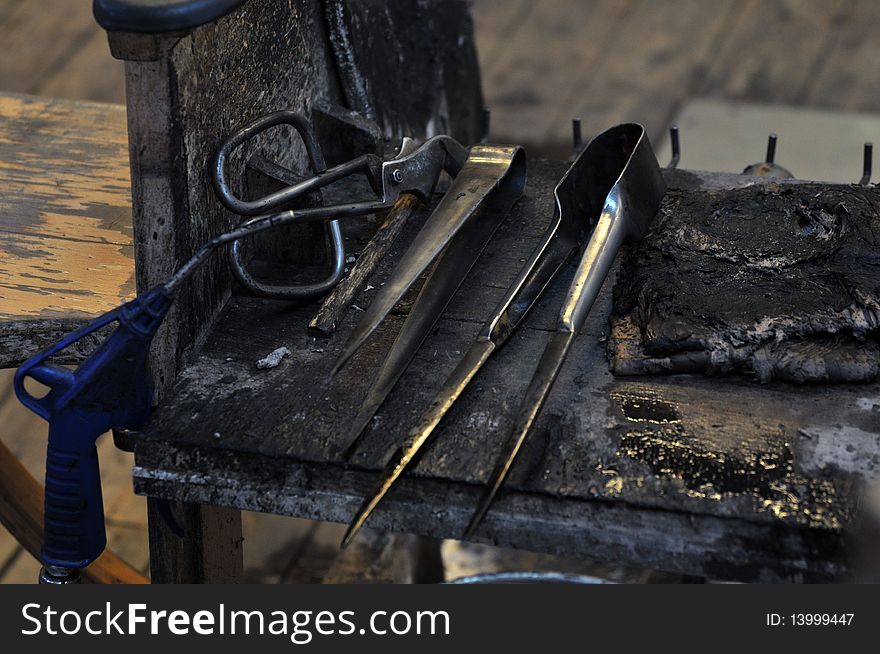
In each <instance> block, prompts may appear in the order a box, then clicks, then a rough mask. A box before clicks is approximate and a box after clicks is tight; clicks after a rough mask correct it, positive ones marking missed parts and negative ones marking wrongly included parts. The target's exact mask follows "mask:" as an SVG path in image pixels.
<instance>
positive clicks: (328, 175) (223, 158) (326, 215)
mask: <svg viewBox="0 0 880 654" xmlns="http://www.w3.org/2000/svg"><path fill="white" fill-rule="evenodd" d="M279 125H289V126H291V127H293V128H294V129H295V130H296V131H297V133H298V134H299V135H300V138H301V139H302V141H303V144H304V145H305V149H306V153H307V155H308V158H309V162H310V165H311V168H312V172H313V173H314V175H313V176H312V177H309V178H306V179H303V180H302V181H300V182H298V183H296V184H292V185H290V186H288V187H286V188H284V189H281V190H279V191H276V192H274V193H270V194H269V195H266V196H263V197H261V198H258V199H256V200H242V199H240V198H239V197H237V196H236V195H235V194H234V193H233V191H232V189H231V187H230V184H229V180H228V174H227V167H228V161H229V157H230V156H231V154H232V153H233V152H234V151H235V150H236V149H238V148H239V147H240V146H241V145H242V144H244V143H245V142H246V141H249V140H251V139H254V138H256V137H257V136H258V135H260V134H262V133H263V132H265V131H266V130H268V129H270V128H272V127H276V126H279ZM467 156H468V151H467V149H466V148H465V147H464V146H463V145H461V144H460V143H459V142H458V141H456V140H455V139H453V138H452V137H450V136H445V135H441V136H435V137H433V138H431V139H428V140H427V141H425V142H424V143H423V144H422V145H421V146H417V145H416V143H415V142H414V141H413V140H412V139H409V138H404V140H403V144H402V145H401V148H400V151H399V152H398V153H397V155H396V156H394V157H393V158H391V159H388V160H383V159H382V158H381V157H379V156H377V155H375V154H364V155H360V156H358V157H355V158H354V159H351V160H349V161H346V162H345V163H342V164H339V165H338V166H334V167H333V168H327V166H326V165H325V163H324V155H323V152H322V150H321V146H320V144H319V143H318V139H317V137H316V136H315V133H314V131H313V129H312V126H311V124H310V123H309V122H308V120H307V119H306V118H305V116H303V115H302V114H300V113H297V112H295V111H276V112H274V113H271V114H267V115H265V116H261V117H260V118H257V119H256V120H254V121H253V122H251V123H249V124H248V125H246V126H245V127H243V128H241V129H240V130H238V131H237V132H235V133H234V134H233V135H232V136H230V137H229V138H228V139H227V140H226V141H224V142H223V143H222V145H221V146H220V148H219V149H218V150H217V152H216V153H215V155H214V158H213V160H212V163H211V181H212V183H213V185H214V191H215V192H216V194H217V197H218V198H219V199H220V202H222V203H223V205H224V206H225V207H226V208H227V209H229V210H230V211H232V212H234V213H237V214H239V215H242V216H259V215H261V214H265V213H267V212H269V211H272V210H275V209H278V208H279V207H283V206H284V205H289V204H290V203H291V202H293V201H295V200H297V199H299V198H302V197H303V196H305V195H306V194H308V193H312V192H314V191H317V190H319V189H321V188H324V187H326V186H329V185H330V184H332V183H334V182H337V181H339V180H341V179H343V178H345V177H349V176H350V175H355V174H363V175H364V176H365V177H366V178H367V181H368V182H369V184H370V187H371V188H372V190H373V192H374V193H375V194H376V197H375V198H371V199H367V200H363V199H356V200H353V201H351V202H346V203H344V204H337V205H330V206H319V207H311V208H306V209H297V210H294V213H295V214H296V219H295V220H291V221H290V222H298V223H299V222H316V221H322V222H326V228H327V235H328V239H329V242H330V249H331V252H332V265H331V271H330V273H329V275H328V276H327V278H325V279H324V280H322V281H320V282H317V283H314V284H305V285H292V286H272V285H268V284H264V283H261V282H259V281H257V280H256V279H254V278H253V276H252V275H251V274H250V273H249V272H248V271H247V269H246V267H245V264H244V262H243V261H242V255H241V243H240V241H239V240H235V241H233V243H232V247H231V248H230V265H231V268H232V271H233V273H234V274H235V276H236V277H237V278H238V281H239V282H241V284H242V285H243V286H244V287H245V288H247V289H248V290H249V291H251V292H252V293H253V294H255V295H258V296H261V297H267V298H271V299H284V300H299V301H308V300H313V299H316V298H319V297H322V296H323V295H326V294H327V292H328V291H329V290H330V289H332V288H333V287H334V286H335V285H336V284H337V283H338V282H339V280H340V278H341V277H342V274H343V272H344V269H345V249H344V246H343V242H342V234H341V232H340V229H339V222H338V220H337V219H339V218H346V217H350V216H363V215H367V214H372V213H375V212H377V211H384V210H386V209H390V208H391V207H392V206H393V205H394V203H395V202H396V201H397V199H398V198H399V197H400V196H401V195H402V194H403V193H411V194H413V195H415V196H416V197H418V198H419V199H420V200H421V201H422V202H427V201H428V200H429V199H430V197H431V193H432V192H433V190H434V187H435V186H436V184H437V181H438V179H439V177H440V174H441V173H442V172H443V171H446V172H447V173H449V175H451V176H452V177H455V176H456V175H457V174H458V172H459V170H460V169H461V167H462V165H464V162H465V160H466V159H467ZM259 220H261V218H259V217H257V218H253V219H251V220H249V221H246V222H244V223H243V224H242V225H241V226H242V227H245V226H247V225H250V224H251V223H254V222H256V221H259Z"/></svg>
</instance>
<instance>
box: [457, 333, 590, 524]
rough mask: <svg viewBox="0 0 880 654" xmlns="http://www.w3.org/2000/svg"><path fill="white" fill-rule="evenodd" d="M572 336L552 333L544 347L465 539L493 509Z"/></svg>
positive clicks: (558, 369)
mask: <svg viewBox="0 0 880 654" xmlns="http://www.w3.org/2000/svg"><path fill="white" fill-rule="evenodd" d="M574 336H575V334H574V332H563V331H558V332H556V333H554V334H553V338H552V339H551V340H550V342H549V343H548V344H547V347H546V348H544V353H543V354H542V355H541V361H540V362H539V363H538V369H537V370H536V371H535V376H534V377H532V381H531V383H530V384H529V388H528V390H527V391H526V395H525V397H524V398H523V402H522V404H521V405H520V406H521V408H520V410H519V413H518V414H517V416H516V422H515V423H514V428H513V431H512V432H511V433H510V436H509V437H508V439H507V442H506V443H505V444H504V449H503V450H502V451H501V455H500V456H499V457H498V462H497V463H496V464H495V469H494V470H493V471H492V476H491V477H490V478H489V484H488V486H487V487H486V489H485V490H484V492H483V496H482V498H481V499H480V504H479V506H478V507H477V510H476V511H475V512H474V515H473V517H472V518H471V521H470V524H468V526H467V529H466V530H465V533H464V538H465V539H469V538H471V536H473V534H474V531H476V529H477V527H478V526H479V524H480V522H481V521H482V520H483V516H485V515H486V512H487V511H488V510H489V507H490V506H492V502H493V500H494V499H495V495H497V494H498V490H499V489H500V488H501V485H502V484H503V483H504V480H505V479H506V478H507V475H508V473H509V472H510V469H511V467H512V466H513V462H514V460H515V459H516V457H517V455H518V454H519V451H520V449H521V448H522V444H523V443H524V442H525V440H526V436H527V435H528V433H529V431H531V429H532V425H533V424H534V422H535V420H536V419H537V417H538V414H539V413H540V412H541V407H543V406H544V402H545V401H546V400H547V396H548V395H549V394H550V389H551V388H553V382H554V381H555V380H556V376H557V375H558V374H559V371H560V369H561V368H562V364H563V362H564V361H565V355H566V354H567V353H568V350H569V348H570V347H571V344H572V343H573V342H574Z"/></svg>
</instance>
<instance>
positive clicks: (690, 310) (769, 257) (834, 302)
mask: <svg viewBox="0 0 880 654" xmlns="http://www.w3.org/2000/svg"><path fill="white" fill-rule="evenodd" d="M614 302H615V306H614V316H613V319H612V321H613V324H612V330H611V333H612V338H611V339H610V340H609V354H610V358H611V362H612V366H613V368H614V370H615V372H616V373H617V374H623V375H631V374H645V373H649V374H651V373H675V372H679V373H681V372H705V373H706V374H709V375H725V374H728V373H744V374H746V375H749V376H751V377H753V378H755V379H757V380H758V381H761V382H768V381H770V380H771V379H780V380H785V381H791V382H798V383H803V382H819V381H822V382H869V381H872V380H875V379H877V377H878V375H880V338H878V337H880V193H878V191H877V190H876V188H861V187H856V186H832V185H821V184H801V185H798V186H778V185H774V184H769V185H766V186H751V187H747V188H743V189H736V190H732V191H714V192H709V193H705V192H694V191H688V190H684V191H675V192H672V193H670V194H668V195H667V197H666V198H665V200H664V202H663V206H662V208H661V210H660V216H659V217H658V220H657V223H656V225H655V226H654V228H653V232H652V234H651V235H650V237H649V238H647V239H645V240H644V241H643V242H641V243H639V244H638V245H637V246H636V247H634V248H632V249H631V250H630V252H629V253H628V255H627V256H626V258H625V259H624V261H623V265H622V271H621V275H620V278H619V280H618V283H617V286H616V288H615V299H614Z"/></svg>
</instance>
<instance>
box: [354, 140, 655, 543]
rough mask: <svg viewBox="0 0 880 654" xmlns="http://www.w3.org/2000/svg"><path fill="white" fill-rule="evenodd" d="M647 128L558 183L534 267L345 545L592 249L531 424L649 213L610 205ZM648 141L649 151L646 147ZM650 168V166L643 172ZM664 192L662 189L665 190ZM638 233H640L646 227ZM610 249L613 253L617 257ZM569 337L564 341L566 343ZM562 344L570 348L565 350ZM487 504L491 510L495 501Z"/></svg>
mask: <svg viewBox="0 0 880 654" xmlns="http://www.w3.org/2000/svg"><path fill="white" fill-rule="evenodd" d="M643 134H644V129H643V128H642V127H641V126H640V125H621V126H619V127H616V128H613V129H611V130H608V131H607V132H604V133H603V134H600V135H599V136H598V137H596V139H595V140H594V141H593V142H592V143H590V145H589V146H588V147H587V148H586V149H585V150H583V151H582V152H581V153H580V154H579V156H578V157H577V158H576V160H575V161H574V163H573V164H572V166H571V167H570V168H569V170H568V171H567V172H566V174H565V175H564V176H563V178H562V180H560V182H559V184H557V186H556V188H555V189H554V201H555V203H554V214H553V219H552V220H551V222H550V225H549V226H548V228H547V230H546V231H545V233H544V236H543V238H542V239H541V242H540V243H539V245H538V247H537V248H536V249H535V251H534V252H533V253H532V256H531V257H530V258H529V260H528V262H527V263H526V265H525V266H523V268H522V270H520V272H519V274H518V275H517V278H516V280H514V282H513V284H511V286H510V288H509V289H508V290H507V293H506V294H505V296H504V298H503V299H502V301H501V302H500V303H499V305H498V306H497V307H496V309H495V311H493V313H492V315H491V316H490V317H489V319H488V320H487V321H486V323H485V324H484V325H483V328H482V329H481V330H480V334H479V336H478V337H477V340H476V342H475V343H474V344H473V345H472V346H471V349H470V350H469V351H468V352H467V354H465V356H464V357H463V358H462V360H461V361H460V362H459V364H458V365H457V366H456V368H455V370H453V372H452V373H451V374H450V375H449V377H448V378H447V380H446V382H445V384H444V385H443V388H442V389H441V390H440V392H439V394H438V395H437V397H436V398H435V399H434V401H433V402H432V403H431V406H430V407H429V408H428V409H427V411H426V412H425V414H424V415H423V416H422V418H421V420H420V421H419V423H418V424H417V426H416V427H415V428H414V429H412V430H411V431H410V432H409V435H408V437H407V439H406V441H404V443H403V444H402V445H401V446H400V448H398V449H397V451H396V452H395V453H394V454H393V455H392V457H391V458H390V459H389V461H388V463H387V464H386V467H385V469H384V471H383V472H382V474H381V475H380V477H379V481H378V482H377V484H376V486H375V488H374V489H373V491H372V494H371V495H370V496H368V497H367V498H366V499H365V500H364V502H363V504H362V505H361V507H360V509H359V511H358V513H357V514H356V516H355V518H354V520H353V521H352V523H351V525H350V526H349V529H348V531H347V532H346V535H345V537H344V539H343V545H346V544H348V543H349V542H350V541H351V540H352V538H354V536H355V535H356V534H357V531H358V530H359V529H360V528H361V527H362V526H363V524H364V523H365V522H366V520H367V518H368V517H369V515H370V514H371V512H372V511H373V510H374V509H375V508H376V506H378V504H379V502H380V501H381V500H382V498H383V497H384V496H385V495H386V494H387V493H388V492H389V491H390V490H391V488H392V486H393V485H394V484H395V483H396V482H397V480H398V479H399V478H400V476H401V475H402V474H403V472H404V470H405V469H406V467H407V466H408V465H409V464H410V463H411V462H412V461H413V460H414V459H415V457H416V455H417V454H418V452H419V450H420V449H421V448H422V447H423V446H424V445H425V444H426V443H427V442H428V440H429V439H430V437H431V435H432V434H433V432H434V430H435V429H436V428H437V426H438V425H439V424H440V422H441V420H442V419H443V417H444V416H445V415H446V413H447V412H448V411H449V410H450V408H451V407H452V405H453V404H454V403H455V401H456V400H457V399H458V398H459V396H460V395H461V394H462V393H463V392H464V390H465V388H466V387H467V385H468V384H469V383H470V381H471V380H472V379H473V378H474V377H475V376H476V374H477V373H478V372H479V370H480V368H481V367H482V366H483V364H485V362H486V361H487V360H488V359H489V357H490V356H491V355H492V353H493V352H495V351H496V350H498V349H499V348H500V347H502V346H503V345H504V343H505V342H506V341H507V340H508V339H509V338H510V336H511V334H512V333H513V331H514V330H515V329H516V328H517V327H518V326H519V325H520V324H521V323H522V321H523V320H524V319H525V316H526V315H527V314H528V312H529V311H530V310H531V308H532V307H533V306H534V305H535V304H536V303H537V301H538V299H539V298H540V297H541V295H542V294H543V293H544V291H545V290H546V289H547V288H548V287H549V286H550V284H551V283H552V281H553V279H554V278H555V276H556V275H557V273H558V272H559V271H560V270H561V269H562V267H563V266H564V265H565V263H566V262H567V261H568V260H569V259H570V257H571V255H572V254H573V253H575V252H576V251H578V250H579V249H581V248H583V247H586V248H587V251H588V252H590V254H589V256H588V255H587V254H586V253H585V254H584V257H583V259H582V262H581V266H580V268H579V269H578V271H577V274H576V276H575V281H574V282H573V284H572V288H578V289H580V292H579V294H578V295H577V296H572V293H571V291H569V297H568V298H567V300H566V303H565V306H564V307H563V309H562V311H561V312H560V334H562V335H563V337H560V338H557V339H556V340H557V341H558V343H557V348H556V349H555V350H553V348H550V350H553V354H552V356H551V354H547V353H545V357H544V358H545V359H546V360H547V361H549V362H550V363H552V364H553V365H550V364H546V365H544V367H543V368H541V367H539V375H537V376H536V381H535V382H534V383H533V388H532V389H531V396H528V397H527V399H526V401H525V403H524V406H526V407H527V408H529V409H530V410H531V414H530V415H521V416H520V419H519V421H520V422H524V423H527V424H528V425H529V426H530V425H531V422H532V421H533V420H534V418H535V417H536V416H537V412H538V411H539V410H540V407H541V405H542V404H543V398H544V397H545V396H546V394H547V393H548V392H549V389H550V387H551V385H552V382H553V380H554V379H555V376H556V373H557V372H558V367H555V368H554V367H553V366H554V365H557V366H561V364H562V361H563V358H564V355H565V352H566V351H567V349H568V347H569V345H570V342H571V339H572V338H573V334H574V332H575V331H576V329H572V328H571V327H570V325H572V324H573V322H574V321H576V320H581V321H582V320H583V317H582V314H583V315H585V314H584V309H583V306H582V304H583V302H586V303H588V304H592V301H593V300H594V299H595V294H597V293H598V290H599V288H601V279H604V276H605V275H606V274H607V270H606V271H605V272H602V271H601V270H598V271H597V270H594V269H593V268H595V267H599V268H601V267H602V266H603V265H605V264H606V263H607V265H608V266H610V264H611V262H613V259H614V256H613V252H611V251H612V250H613V251H616V248H618V247H619V242H622V239H623V238H624V237H625V236H626V234H627V233H628V232H627V229H630V228H633V225H632V224H631V223H632V222H633V220H637V219H638V217H641V216H642V215H643V213H644V212H643V211H641V210H640V207H641V205H640V204H638V203H637V205H636V210H635V213H636V214H637V216H636V217H635V218H633V219H631V220H630V221H629V223H627V222H626V221H624V220H618V221H617V222H611V221H609V216H608V213H609V212H608V211H605V209H606V208H607V207H608V206H609V205H613V206H615V207H617V206H618V205H619V202H617V201H615V200H613V199H612V200H611V201H609V198H610V197H611V193H610V192H609V189H612V191H613V190H614V189H615V188H617V187H616V186H615V183H616V182H617V181H618V177H617V174H618V172H619V171H621V170H625V169H626V167H627V165H628V164H629V162H630V159H631V158H632V157H631V153H632V152H634V151H636V150H639V144H640V143H641V138H642V136H643ZM641 147H642V149H644V147H646V146H644V145H643V146H641ZM647 147H650V146H647ZM651 154H652V153H651ZM643 158H644V155H643V156H640V157H638V159H639V160H641V159H643ZM649 163H650V160H649ZM653 166H654V168H655V169H656V170H652V169H651V167H650V165H648V166H644V165H642V166H641V167H640V166H639V165H633V167H632V169H631V175H633V176H634V177H635V179H636V180H645V179H647V180H649V185H650V186H656V185H658V184H659V185H662V178H660V177H659V168H658V167H657V164H656V159H654V162H653ZM642 168H647V169H646V170H642ZM632 171H635V172H632ZM612 187H614V188H612ZM660 193H661V194H662V190H661V191H660ZM615 197H617V196H615ZM649 210H650V209H649ZM654 211H656V209H654ZM652 216H653V213H652ZM613 225H617V227H616V228H612V227H613ZM610 226H611V227H610ZM609 231H610V232H611V233H609ZM633 231H635V232H638V231H639V230H638V225H636V226H635V228H634V229H633ZM603 243H604V244H605V246H606V249H602V248H598V245H597V244H603ZM591 248H592V249H591ZM597 248H598V249H597ZM609 252H610V253H611V254H610V258H609ZM587 261H591V262H592V268H591V267H588V266H587V264H586V263H585V262H587ZM597 277H601V279H600V281H599V283H598V284H595V283H593V282H589V281H587V279H586V278H590V279H596V278H597ZM591 295H592V299H591ZM562 343H564V347H563V345H562ZM560 348H562V349H561V351H560ZM550 350H548V352H549V351H550ZM542 371H543V372H544V373H546V374H544V375H543V376H542V375H541V374H540V373H541V372H542ZM539 379H543V380H544V383H539ZM530 398H531V399H530ZM521 431H522V430H521ZM526 431H527V429H526ZM524 438H525V434H523V436H522V438H520V439H512V440H511V441H509V442H508V446H507V447H508V451H507V452H506V454H505V456H502V458H501V461H502V464H501V465H502V467H504V466H506V467H504V469H503V470H500V471H496V474H495V475H494V476H493V477H494V478H495V479H496V480H497V482H498V486H500V484H501V482H502V481H503V479H504V476H505V475H506V472H507V469H509V465H510V464H512V462H513V459H514V458H515V456H516V453H517V452H518V451H519V448H520V447H521V445H522V442H523V440H524ZM495 492H497V488H495V489H494V490H491V495H492V496H493V497H494V493H495ZM490 499H491V498H490ZM485 506H486V508H488V502H487V503H486V505H485Z"/></svg>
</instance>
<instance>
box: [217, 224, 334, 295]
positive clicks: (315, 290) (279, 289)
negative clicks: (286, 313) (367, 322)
mask: <svg viewBox="0 0 880 654" xmlns="http://www.w3.org/2000/svg"><path fill="white" fill-rule="evenodd" d="M258 220H261V217H257V218H252V219H251V220H248V221H247V222H245V223H244V224H243V225H242V227H247V226H248V225H250V224H252V223H254V222H255V221H258ZM324 229H325V231H326V236H327V239H328V240H329V241H330V249H331V250H332V252H333V253H334V256H333V268H332V270H331V271H330V274H329V275H328V276H327V277H326V278H325V279H324V280H322V281H320V282H315V283H313V284H296V285H291V286H276V285H272V284H264V283H263V282H260V281H258V280H256V279H254V277H253V276H252V275H251V274H250V272H248V269H247V266H246V265H245V263H244V261H243V260H242V252H241V249H242V248H241V240H236V241H232V247H230V248H229V263H230V267H231V269H232V274H233V275H235V278H236V279H237V280H238V281H239V283H240V284H241V285H242V286H244V287H245V288H247V289H248V291H250V292H251V293H253V294H254V295H256V296H258V297H264V298H268V299H270V300H291V301H308V300H312V299H315V298H319V297H322V296H324V295H326V294H327V293H329V292H330V291H331V290H332V289H333V287H334V286H336V284H338V283H339V280H340V279H341V278H342V274H343V273H344V272H345V246H344V244H343V242H342V230H340V229H339V221H338V220H333V221H330V222H327V223H325V227H324ZM337 253H338V255H337Z"/></svg>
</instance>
